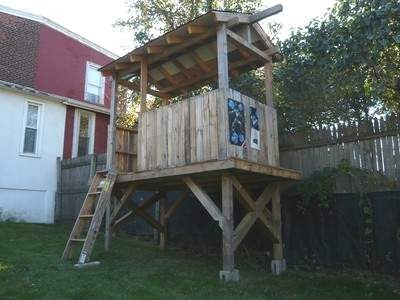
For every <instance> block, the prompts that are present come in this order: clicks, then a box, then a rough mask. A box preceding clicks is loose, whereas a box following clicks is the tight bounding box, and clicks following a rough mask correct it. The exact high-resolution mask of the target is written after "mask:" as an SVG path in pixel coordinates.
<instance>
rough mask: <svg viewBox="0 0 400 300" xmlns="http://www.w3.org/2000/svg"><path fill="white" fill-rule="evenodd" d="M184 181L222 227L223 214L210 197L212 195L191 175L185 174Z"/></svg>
mask: <svg viewBox="0 0 400 300" xmlns="http://www.w3.org/2000/svg"><path fill="white" fill-rule="evenodd" d="M183 182H184V183H185V184H186V185H187V187H188V188H189V189H190V190H191V192H192V193H193V194H194V195H195V196H196V198H197V199H198V200H199V201H200V203H201V204H202V205H203V207H204V208H205V209H206V210H207V212H208V213H209V214H210V216H211V217H212V218H213V219H214V220H215V221H217V222H218V225H219V227H220V228H221V229H222V220H223V216H222V213H221V210H220V209H219V208H218V206H217V205H216V204H215V203H214V201H213V200H212V199H211V198H210V196H208V195H207V193H206V192H205V191H204V190H203V189H202V188H201V187H200V186H199V185H198V184H196V183H195V182H194V181H193V179H192V178H191V177H190V176H184V177H183Z"/></svg>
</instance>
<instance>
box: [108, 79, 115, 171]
mask: <svg viewBox="0 0 400 300" xmlns="http://www.w3.org/2000/svg"><path fill="white" fill-rule="evenodd" d="M117 104H118V84H117V79H116V77H115V76H113V78H112V87H111V106H110V125H109V126H108V138H107V163H106V168H107V170H115V142H116V141H115V139H116V130H117V127H116V124H115V123H116V120H117Z"/></svg>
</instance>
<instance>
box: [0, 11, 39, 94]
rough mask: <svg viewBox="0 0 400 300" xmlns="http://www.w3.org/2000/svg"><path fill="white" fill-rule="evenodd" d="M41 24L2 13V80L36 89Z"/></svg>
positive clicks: (0, 34)
mask: <svg viewBox="0 0 400 300" xmlns="http://www.w3.org/2000/svg"><path fill="white" fill-rule="evenodd" d="M39 31H40V24H39V23H37V22H34V21H31V20H27V19H23V18H19V17H15V16H12V15H8V14H4V13H0V80H4V81H8V82H12V83H17V84H21V85H24V86H29V87H34V79H35V73H36V72H35V69H36V50H37V46H38V41H39Z"/></svg>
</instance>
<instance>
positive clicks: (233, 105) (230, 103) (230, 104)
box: [228, 99, 235, 109]
mask: <svg viewBox="0 0 400 300" xmlns="http://www.w3.org/2000/svg"><path fill="white" fill-rule="evenodd" d="M228 105H229V107H230V108H232V109H233V108H234V107H235V103H234V102H233V101H232V100H230V99H229V101H228Z"/></svg>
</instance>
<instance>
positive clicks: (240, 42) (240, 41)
mask: <svg viewBox="0 0 400 300" xmlns="http://www.w3.org/2000/svg"><path fill="white" fill-rule="evenodd" d="M226 33H227V35H228V36H229V38H230V39H231V41H232V42H233V43H234V44H235V45H236V46H237V47H239V48H242V49H245V50H248V51H250V52H251V53H253V54H254V55H256V56H257V57H258V58H260V59H262V60H264V61H269V60H270V58H269V56H268V55H267V54H265V53H264V52H263V51H262V50H260V49H258V48H257V47H256V46H254V45H253V44H251V43H250V42H248V41H247V40H245V39H244V38H242V37H241V36H240V35H238V34H237V33H234V32H233V31H231V30H229V29H226Z"/></svg>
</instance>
